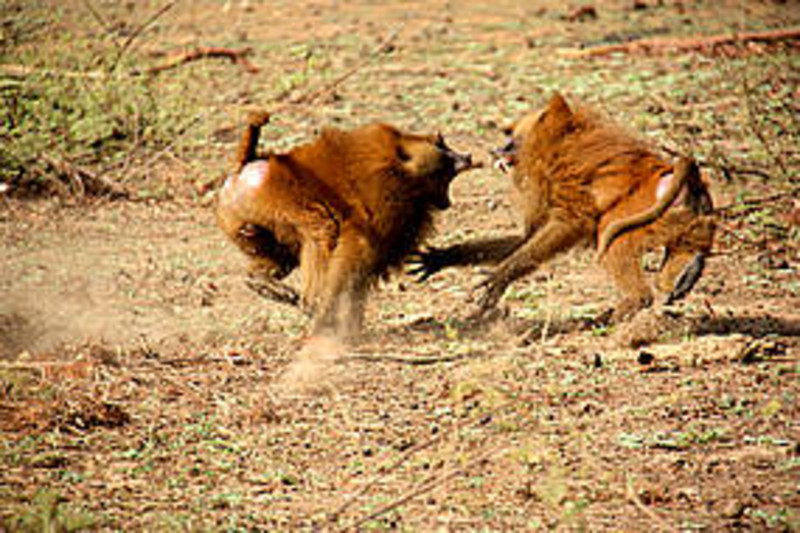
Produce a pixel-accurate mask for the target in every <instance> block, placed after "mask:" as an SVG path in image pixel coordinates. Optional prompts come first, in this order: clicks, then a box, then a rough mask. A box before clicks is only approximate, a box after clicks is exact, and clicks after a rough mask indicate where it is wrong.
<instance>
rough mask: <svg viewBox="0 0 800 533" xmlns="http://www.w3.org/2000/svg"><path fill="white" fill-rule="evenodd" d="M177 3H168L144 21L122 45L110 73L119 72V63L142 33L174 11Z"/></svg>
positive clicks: (176, 0)
mask: <svg viewBox="0 0 800 533" xmlns="http://www.w3.org/2000/svg"><path fill="white" fill-rule="evenodd" d="M177 3H178V0H172V1H171V2H167V3H166V4H164V6H162V7H161V9H159V10H158V11H156V12H155V13H154V14H153V15H152V16H151V17H150V18H149V19H147V20H146V21H144V22H143V23H142V24H140V25H139V26H138V27H137V28H136V29H135V30H133V32H132V33H131V34H130V36H129V37H128V38H127V39H126V40H125V42H124V43H122V46H121V47H120V49H119V52H117V57H116V58H115V59H114V62H113V63H111V68H110V69H109V72H114V71H115V70H117V67H118V66H119V62H120V61H121V60H122V56H124V55H125V52H126V51H127V50H128V48H130V46H131V45H132V44H133V42H134V41H135V40H136V38H137V37H139V35H141V34H142V32H143V31H144V30H146V29H147V27H148V26H150V25H151V24H153V23H154V22H155V21H157V20H158V19H159V18H161V16H162V15H163V14H164V13H166V12H167V11H169V10H170V9H172V8H173V7H174V6H175V4H177Z"/></svg>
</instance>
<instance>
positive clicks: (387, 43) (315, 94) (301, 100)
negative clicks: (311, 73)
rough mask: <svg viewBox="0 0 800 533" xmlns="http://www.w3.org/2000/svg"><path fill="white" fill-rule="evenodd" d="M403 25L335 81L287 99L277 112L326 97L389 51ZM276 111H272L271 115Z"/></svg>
mask: <svg viewBox="0 0 800 533" xmlns="http://www.w3.org/2000/svg"><path fill="white" fill-rule="evenodd" d="M403 27H404V25H403V24H400V25H398V26H397V27H396V28H395V29H394V30H392V31H391V32H389V34H388V35H387V36H386V37H385V38H384V39H383V40H382V41H381V42H380V43H378V46H376V47H375V48H373V49H372V51H371V52H370V53H369V54H368V55H367V56H366V57H364V58H363V59H362V60H361V61H358V62H357V63H356V64H355V65H353V66H352V67H351V68H350V69H348V70H347V71H345V72H344V74H342V75H340V76H338V77H336V78H335V79H333V80H331V81H330V82H328V83H326V84H324V85H323V86H322V87H319V88H318V89H315V90H313V91H308V92H305V93H303V94H301V95H299V96H296V97H294V98H291V99H289V100H288V101H286V102H284V104H283V105H281V106H278V108H277V110H278V111H279V110H283V109H285V108H288V107H291V106H296V105H300V104H309V103H311V102H313V101H315V100H318V99H319V98H321V97H322V96H325V95H328V94H331V93H333V92H334V91H335V90H336V88H337V87H339V86H340V85H341V84H342V83H344V82H345V81H347V80H348V79H349V78H351V77H352V76H354V75H355V74H356V73H357V72H358V71H359V70H361V69H362V68H364V66H365V65H367V64H369V63H371V62H372V61H373V60H374V59H375V58H376V57H378V56H380V55H381V54H384V53H386V52H388V51H390V50H391V45H392V42H394V40H395V39H396V38H397V36H398V35H399V34H400V32H401V31H402V30H403ZM287 95H288V92H287V91H284V92H282V93H280V94H279V95H278V96H276V97H275V98H273V100H272V101H273V102H280V101H281V100H283V99H284V98H286V96H287ZM275 112H276V111H275V110H273V111H272V113H275Z"/></svg>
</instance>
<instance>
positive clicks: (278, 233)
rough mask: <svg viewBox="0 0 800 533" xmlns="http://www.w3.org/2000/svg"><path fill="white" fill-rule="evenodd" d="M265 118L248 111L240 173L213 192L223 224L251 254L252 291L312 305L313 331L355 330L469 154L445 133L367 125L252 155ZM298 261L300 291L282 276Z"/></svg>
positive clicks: (445, 203) (442, 205) (443, 202)
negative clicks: (376, 286)
mask: <svg viewBox="0 0 800 533" xmlns="http://www.w3.org/2000/svg"><path fill="white" fill-rule="evenodd" d="M268 118H269V116H268V115H266V114H251V116H250V117H249V123H248V125H247V128H246V131H245V133H244V135H243V136H242V140H241V143H240V146H239V151H238V154H237V157H238V164H239V167H240V168H239V171H238V172H237V173H235V174H234V175H233V176H231V177H230V178H229V179H228V180H227V181H226V183H225V185H224V187H223V189H222V190H221V192H220V195H219V204H218V208H217V218H218V221H219V225H220V226H221V228H222V229H223V231H224V232H225V233H226V234H227V235H228V237H230V238H231V239H232V240H233V241H234V242H235V243H236V244H237V245H238V246H239V248H240V249H242V250H243V251H244V252H245V253H246V254H247V255H248V256H249V257H250V259H251V265H250V272H251V286H252V287H253V288H254V289H256V290H257V291H258V292H260V293H261V294H264V295H266V296H268V297H270V298H273V299H275V300H277V301H280V302H285V303H291V304H295V305H302V306H303V307H305V308H306V309H308V310H310V311H311V312H312V313H313V314H314V317H315V319H314V326H313V331H314V332H315V333H319V332H322V331H328V330H332V331H333V332H335V333H337V334H342V335H345V336H347V335H350V334H353V333H355V332H357V331H358V329H359V328H360V323H361V319H362V316H363V306H364V300H365V297H366V294H367V292H368V290H369V288H370V286H371V285H372V284H373V282H374V281H375V280H376V279H377V278H378V277H380V276H385V275H387V273H388V272H389V271H390V270H391V269H393V268H395V267H398V266H400V264H401V263H402V262H403V260H404V259H405V257H406V256H407V255H408V254H409V253H410V252H411V251H413V250H415V249H417V247H418V245H419V243H420V242H421V241H422V239H424V238H425V236H426V235H428V233H429V231H430V229H431V223H432V215H433V211H434V210H435V209H446V208H447V207H449V205H450V199H449V196H448V188H449V185H450V182H451V180H452V179H453V178H454V177H455V176H456V175H457V174H458V173H459V172H462V171H464V170H466V169H468V168H470V166H471V158H470V156H469V155H461V154H457V153H455V152H454V151H452V150H451V149H450V148H448V147H447V145H446V144H445V143H444V140H443V139H442V137H441V136H435V135H412V134H407V133H402V132H400V131H398V130H397V129H396V128H394V127H392V126H389V125H386V124H371V125H367V126H363V127H361V128H357V129H354V130H351V131H342V130H337V129H326V130H324V131H323V132H322V134H321V135H320V136H319V137H318V138H317V139H316V140H315V141H314V142H312V143H309V144H305V145H302V146H298V147H297V148H295V149H293V150H291V151H290V152H288V153H286V154H271V155H268V156H267V157H266V158H265V159H257V155H256V150H255V143H256V142H257V140H258V132H259V128H260V127H261V126H262V125H263V124H264V123H266V122H267V120H268ZM296 267H299V268H300V271H301V276H302V290H301V291H300V293H299V294H298V292H297V291H295V290H294V289H293V288H291V287H289V286H288V285H286V284H285V283H283V282H282V281H281V280H282V279H283V278H284V277H286V276H287V275H288V274H289V273H290V272H291V271H292V270H294V269H295V268H296ZM301 295H302V296H301Z"/></svg>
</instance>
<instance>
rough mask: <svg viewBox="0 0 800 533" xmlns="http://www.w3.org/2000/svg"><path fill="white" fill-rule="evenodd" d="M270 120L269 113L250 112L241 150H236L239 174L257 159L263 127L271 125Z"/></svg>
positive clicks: (240, 142)
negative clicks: (259, 137)
mask: <svg viewBox="0 0 800 533" xmlns="http://www.w3.org/2000/svg"><path fill="white" fill-rule="evenodd" d="M269 119H270V114H269V112H268V111H250V112H249V113H248V114H247V126H246V128H245V130H244V133H243V134H242V138H241V140H240V141H239V148H238V149H237V150H236V173H237V174H238V173H239V172H240V171H241V170H242V168H243V167H244V166H245V165H246V164H247V163H249V162H250V161H253V160H254V159H257V157H256V147H257V146H258V135H259V134H260V133H261V128H262V126H264V125H266V124H268V123H269Z"/></svg>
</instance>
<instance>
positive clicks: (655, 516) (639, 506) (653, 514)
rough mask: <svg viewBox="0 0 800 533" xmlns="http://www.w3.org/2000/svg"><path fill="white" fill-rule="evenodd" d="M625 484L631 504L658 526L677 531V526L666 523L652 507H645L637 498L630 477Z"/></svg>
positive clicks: (665, 529)
mask: <svg viewBox="0 0 800 533" xmlns="http://www.w3.org/2000/svg"><path fill="white" fill-rule="evenodd" d="M627 485H628V487H627V490H626V491H625V492H626V494H627V496H628V500H629V501H630V502H631V503H632V504H633V505H635V506H636V508H637V509H639V510H640V511H641V512H643V513H644V514H645V515H647V517H648V518H650V520H652V521H653V522H655V523H656V524H658V526H660V527H661V529H663V530H664V531H677V528H675V527H674V526H672V525H670V524H668V523H667V522H666V521H665V520H664V519H663V518H661V517H660V516H659V515H658V514H657V513H656V512H655V511H653V510H652V509H650V508H649V507H647V506H646V505H645V504H644V503H643V502H642V500H641V499H640V498H639V496H638V495H637V494H636V490H635V489H634V487H633V482H632V481H631V479H630V478H628V481H627Z"/></svg>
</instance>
